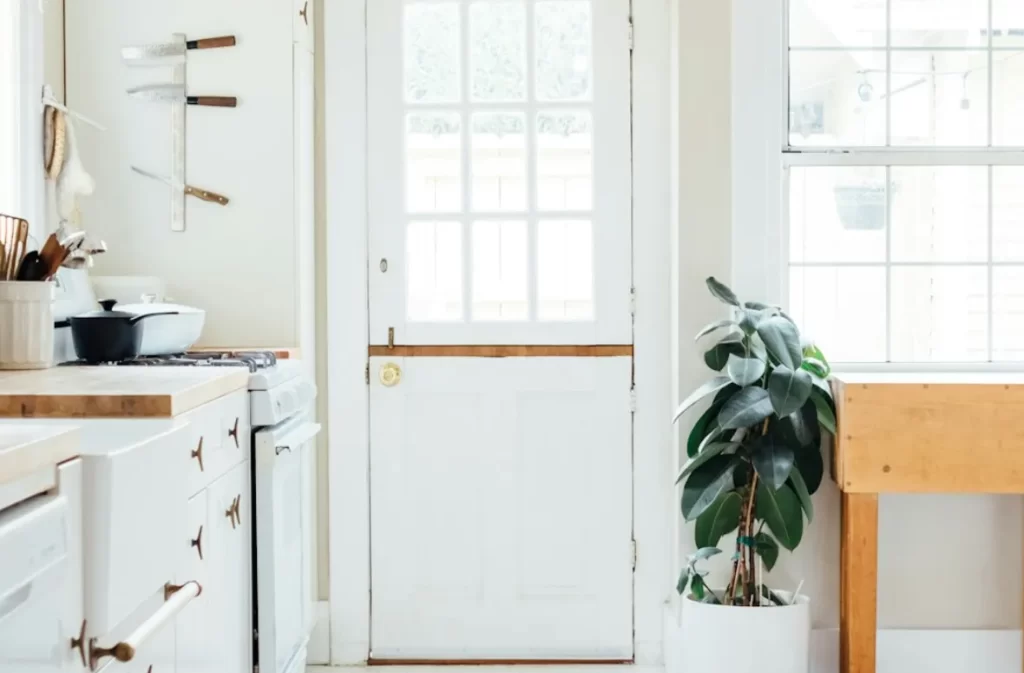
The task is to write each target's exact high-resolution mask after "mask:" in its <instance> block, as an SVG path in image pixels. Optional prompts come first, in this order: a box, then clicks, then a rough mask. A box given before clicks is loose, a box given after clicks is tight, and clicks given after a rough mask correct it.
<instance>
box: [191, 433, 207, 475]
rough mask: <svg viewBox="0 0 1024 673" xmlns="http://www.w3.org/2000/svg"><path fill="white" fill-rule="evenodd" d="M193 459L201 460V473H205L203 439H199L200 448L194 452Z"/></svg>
mask: <svg viewBox="0 0 1024 673" xmlns="http://www.w3.org/2000/svg"><path fill="white" fill-rule="evenodd" d="M192 457H193V458H196V459H198V460H199V471H200V472H203V471H204V470H203V438H202V437H200V438H199V446H197V447H196V448H195V449H193V451H192Z"/></svg>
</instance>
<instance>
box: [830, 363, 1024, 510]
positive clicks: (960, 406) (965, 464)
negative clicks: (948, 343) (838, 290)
mask: <svg viewBox="0 0 1024 673" xmlns="http://www.w3.org/2000/svg"><path fill="white" fill-rule="evenodd" d="M833 390H834V392H835V401H836V407H837V411H838V413H837V417H838V418H837V422H838V434H837V442H836V465H835V467H836V475H835V476H836V481H837V482H838V483H839V487H840V488H841V489H842V490H843V491H844V492H846V493H1017V494H1019V493H1024V372H991V373H989V372H976V373H914V374H896V373H884V374H871V373H859V372H858V373H856V374H852V373H851V374H844V373H837V374H833Z"/></svg>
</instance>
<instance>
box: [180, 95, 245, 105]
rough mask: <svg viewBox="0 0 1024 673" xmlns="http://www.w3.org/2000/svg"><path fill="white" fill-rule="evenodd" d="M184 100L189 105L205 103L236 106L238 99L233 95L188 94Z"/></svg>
mask: <svg viewBox="0 0 1024 673" xmlns="http://www.w3.org/2000/svg"><path fill="white" fill-rule="evenodd" d="M185 102H186V103H188V104H189V105H206V106H207V107H237V106H238V99H237V98H235V97H234V96H188V97H187V98H186V99H185Z"/></svg>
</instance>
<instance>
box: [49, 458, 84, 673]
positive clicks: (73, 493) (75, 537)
mask: <svg viewBox="0 0 1024 673" xmlns="http://www.w3.org/2000/svg"><path fill="white" fill-rule="evenodd" d="M57 492H58V493H60V495H61V496H62V497H64V498H65V499H66V500H67V503H68V518H67V522H68V525H67V544H68V555H67V571H66V573H65V575H64V587H63V589H62V591H63V596H64V613H63V615H62V617H61V636H62V643H61V644H62V645H63V644H65V643H67V644H69V646H68V647H62V648H60V649H59V650H58V652H60V653H61V654H62V655H63V660H62V662H61V669H60V670H61V671H64V672H65V673H79V672H80V671H84V670H86V668H87V666H86V665H87V664H88V662H87V660H86V650H85V647H86V644H85V643H84V642H82V639H83V637H84V632H85V627H86V624H85V592H84V588H85V587H84V585H83V580H84V574H83V566H82V461H81V459H77V458H76V459H75V460H69V461H68V462H66V463H63V464H61V465H59V466H58V467H57Z"/></svg>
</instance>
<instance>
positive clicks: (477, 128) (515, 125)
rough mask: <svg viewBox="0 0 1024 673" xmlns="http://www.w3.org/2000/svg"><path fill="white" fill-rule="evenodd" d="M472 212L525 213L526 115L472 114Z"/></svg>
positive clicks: (505, 113)
mask: <svg viewBox="0 0 1024 673" xmlns="http://www.w3.org/2000/svg"><path fill="white" fill-rule="evenodd" d="M473 209H474V210H478V211H506V210H518V211H525V210H526V116H525V115H524V114H522V113H511V112H482V113H477V114H475V115H473Z"/></svg>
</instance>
